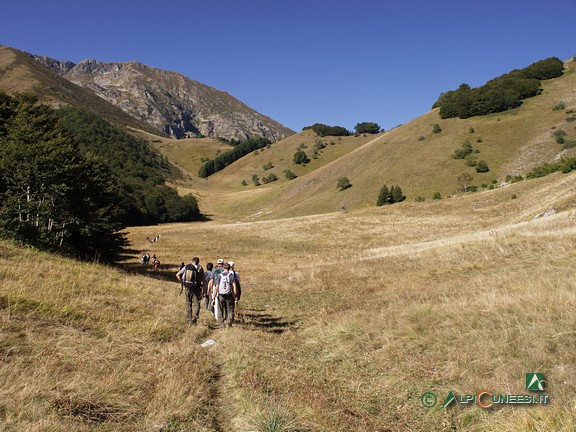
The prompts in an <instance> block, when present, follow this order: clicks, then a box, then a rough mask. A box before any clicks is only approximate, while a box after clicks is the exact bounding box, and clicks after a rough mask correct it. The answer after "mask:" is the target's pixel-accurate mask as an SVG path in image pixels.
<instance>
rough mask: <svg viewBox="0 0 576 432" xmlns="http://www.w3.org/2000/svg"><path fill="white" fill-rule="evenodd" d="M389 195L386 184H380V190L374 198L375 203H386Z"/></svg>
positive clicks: (379, 204) (380, 204)
mask: <svg viewBox="0 0 576 432" xmlns="http://www.w3.org/2000/svg"><path fill="white" fill-rule="evenodd" d="M389 195H390V190H389V189H388V186H386V185H384V186H382V188H381V189H380V192H379V193H378V198H377V199H376V205H377V206H383V205H384V204H386V203H387V202H388V198H389Z"/></svg>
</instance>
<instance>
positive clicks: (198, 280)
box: [176, 257, 204, 324]
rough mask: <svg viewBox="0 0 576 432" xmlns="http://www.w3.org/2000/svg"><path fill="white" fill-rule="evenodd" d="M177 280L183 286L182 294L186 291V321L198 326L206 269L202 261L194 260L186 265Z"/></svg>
mask: <svg viewBox="0 0 576 432" xmlns="http://www.w3.org/2000/svg"><path fill="white" fill-rule="evenodd" d="M176 278H177V279H178V280H179V281H180V283H181V284H182V287H181V288H180V294H182V290H183V289H185V290H186V319H187V321H188V322H189V323H190V324H196V323H197V322H198V316H199V315H200V300H201V299H202V286H203V283H204V269H203V268H202V266H201V265H200V259H199V258H198V257H194V258H192V262H191V263H190V264H186V265H185V266H184V267H182V268H181V269H180V270H179V271H178V273H176Z"/></svg>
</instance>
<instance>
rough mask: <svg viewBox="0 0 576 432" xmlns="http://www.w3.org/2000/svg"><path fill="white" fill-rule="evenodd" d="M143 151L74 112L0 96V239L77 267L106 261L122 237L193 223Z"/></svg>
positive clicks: (192, 210) (189, 210) (187, 201)
mask: <svg viewBox="0 0 576 432" xmlns="http://www.w3.org/2000/svg"><path fill="white" fill-rule="evenodd" d="M165 165H166V164H165V161H164V160H163V159H162V157H161V156H160V155H158V154H155V153H154V152H153V151H152V150H151V149H150V148H149V147H147V146H146V143H145V142H143V141H141V140H137V139H136V138H134V137H132V136H131V135H129V134H127V133H124V132H123V131H122V130H120V129H118V128H115V127H114V126H112V125H110V124H109V123H108V122H106V121H105V120H103V119H101V118H99V117H97V116H95V115H93V114H90V113H87V112H84V111H80V110H77V109H74V108H66V109H64V110H54V109H52V108H50V107H48V106H46V105H43V104H39V103H38V100H37V97H36V96H35V95H31V94H17V95H14V96H10V95H8V94H6V93H5V92H3V91H1V90H0V235H1V236H2V237H3V238H7V239H12V240H14V241H16V242H18V243H20V244H22V245H32V246H35V247H38V248H39V249H42V250H47V251H58V252H61V253H63V254H66V255H70V256H75V257H77V258H82V259H106V260H108V259H110V260H113V259H114V258H115V257H116V255H117V253H118V252H119V251H120V249H121V248H122V247H123V246H126V245H127V241H126V238H125V237H124V235H123V234H122V232H121V229H122V228H124V227H125V226H127V225H134V224H138V223H150V222H152V223H155V222H169V221H178V220H194V219H197V218H198V217H199V216H200V212H199V210H198V205H197V202H196V200H195V199H194V198H193V197H192V196H187V197H183V198H181V197H179V196H178V194H177V192H176V191H175V190H174V189H173V188H169V187H168V186H166V185H165V184H164V178H163V173H165V172H166V166H165Z"/></svg>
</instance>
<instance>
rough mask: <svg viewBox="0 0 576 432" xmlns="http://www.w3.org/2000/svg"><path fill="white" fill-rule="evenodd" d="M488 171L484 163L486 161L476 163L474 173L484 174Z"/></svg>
mask: <svg viewBox="0 0 576 432" xmlns="http://www.w3.org/2000/svg"><path fill="white" fill-rule="evenodd" d="M488 171H490V168H488V164H487V163H486V161H483V160H481V161H478V163H477V164H476V172H477V173H485V172H488Z"/></svg>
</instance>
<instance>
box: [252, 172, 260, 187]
mask: <svg viewBox="0 0 576 432" xmlns="http://www.w3.org/2000/svg"><path fill="white" fill-rule="evenodd" d="M252 183H254V186H260V179H259V178H258V176H257V175H256V174H252Z"/></svg>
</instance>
